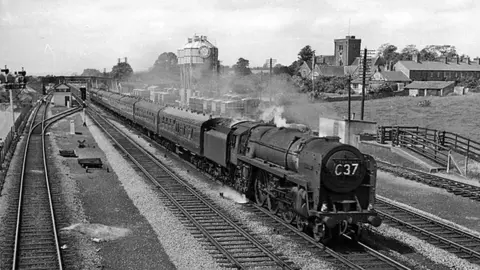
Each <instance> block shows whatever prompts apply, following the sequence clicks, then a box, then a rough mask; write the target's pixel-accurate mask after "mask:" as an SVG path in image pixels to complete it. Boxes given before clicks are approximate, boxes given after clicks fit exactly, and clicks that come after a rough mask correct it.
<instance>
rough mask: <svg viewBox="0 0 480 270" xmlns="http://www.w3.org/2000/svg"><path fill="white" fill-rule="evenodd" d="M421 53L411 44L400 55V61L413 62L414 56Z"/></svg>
mask: <svg viewBox="0 0 480 270" xmlns="http://www.w3.org/2000/svg"><path fill="white" fill-rule="evenodd" d="M417 53H419V51H418V49H417V46H416V45H414V44H410V45H407V46H405V48H403V49H402V52H401V53H400V57H399V58H400V60H412V57H413V55H415V54H417Z"/></svg>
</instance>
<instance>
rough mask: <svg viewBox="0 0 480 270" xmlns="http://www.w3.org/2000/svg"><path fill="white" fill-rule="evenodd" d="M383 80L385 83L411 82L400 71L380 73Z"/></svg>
mask: <svg viewBox="0 0 480 270" xmlns="http://www.w3.org/2000/svg"><path fill="white" fill-rule="evenodd" d="M381 74H382V76H383V78H384V79H385V81H387V82H411V81H412V80H410V79H409V78H408V77H407V75H405V74H404V73H403V72H401V71H382V72H381Z"/></svg>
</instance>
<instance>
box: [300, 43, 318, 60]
mask: <svg viewBox="0 0 480 270" xmlns="http://www.w3.org/2000/svg"><path fill="white" fill-rule="evenodd" d="M314 54H315V51H314V50H312V48H311V47H310V45H307V46H305V47H303V48H302V49H301V50H300V52H299V53H298V60H301V61H302V63H301V64H300V65H302V64H303V62H306V61H307V62H309V61H312V57H313V55H314Z"/></svg>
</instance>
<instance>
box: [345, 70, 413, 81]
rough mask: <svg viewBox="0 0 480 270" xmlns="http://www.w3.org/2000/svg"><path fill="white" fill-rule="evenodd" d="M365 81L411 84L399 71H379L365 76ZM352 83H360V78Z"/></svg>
mask: <svg viewBox="0 0 480 270" xmlns="http://www.w3.org/2000/svg"><path fill="white" fill-rule="evenodd" d="M366 79H367V81H371V82H373V81H376V82H411V81H412V80H410V79H409V78H408V77H407V75H405V74H403V72H401V71H380V72H375V73H373V74H371V75H369V76H367V78H366ZM352 83H362V77H361V76H359V77H357V78H355V79H354V80H353V81H352Z"/></svg>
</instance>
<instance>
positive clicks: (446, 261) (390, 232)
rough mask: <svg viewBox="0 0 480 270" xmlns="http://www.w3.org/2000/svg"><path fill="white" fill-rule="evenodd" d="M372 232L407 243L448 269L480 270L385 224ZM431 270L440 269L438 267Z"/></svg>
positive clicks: (479, 267) (478, 267)
mask: <svg viewBox="0 0 480 270" xmlns="http://www.w3.org/2000/svg"><path fill="white" fill-rule="evenodd" d="M371 230H372V231H374V232H378V233H380V234H382V235H384V236H386V237H389V238H393V239H396V240H398V241H400V242H403V243H406V244H407V245H409V246H410V247H412V248H413V249H414V250H415V251H416V252H418V253H419V254H421V255H423V256H425V257H426V258H428V259H430V260H432V261H433V262H435V263H438V264H442V265H445V266H447V267H448V269H465V270H466V269H477V270H478V269H480V266H479V265H475V264H472V263H470V262H468V261H466V260H464V259H460V258H458V257H457V256H455V255H453V254H452V253H449V252H447V251H445V250H443V249H440V248H437V247H435V246H433V245H431V244H429V243H427V242H425V241H423V240H421V239H419V238H417V237H415V236H412V235H410V234H408V233H405V232H403V231H401V230H399V229H397V228H393V227H390V226H388V225H385V224H383V225H382V226H380V227H378V228H374V227H371ZM430 269H439V267H438V266H435V267H434V268H430Z"/></svg>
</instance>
